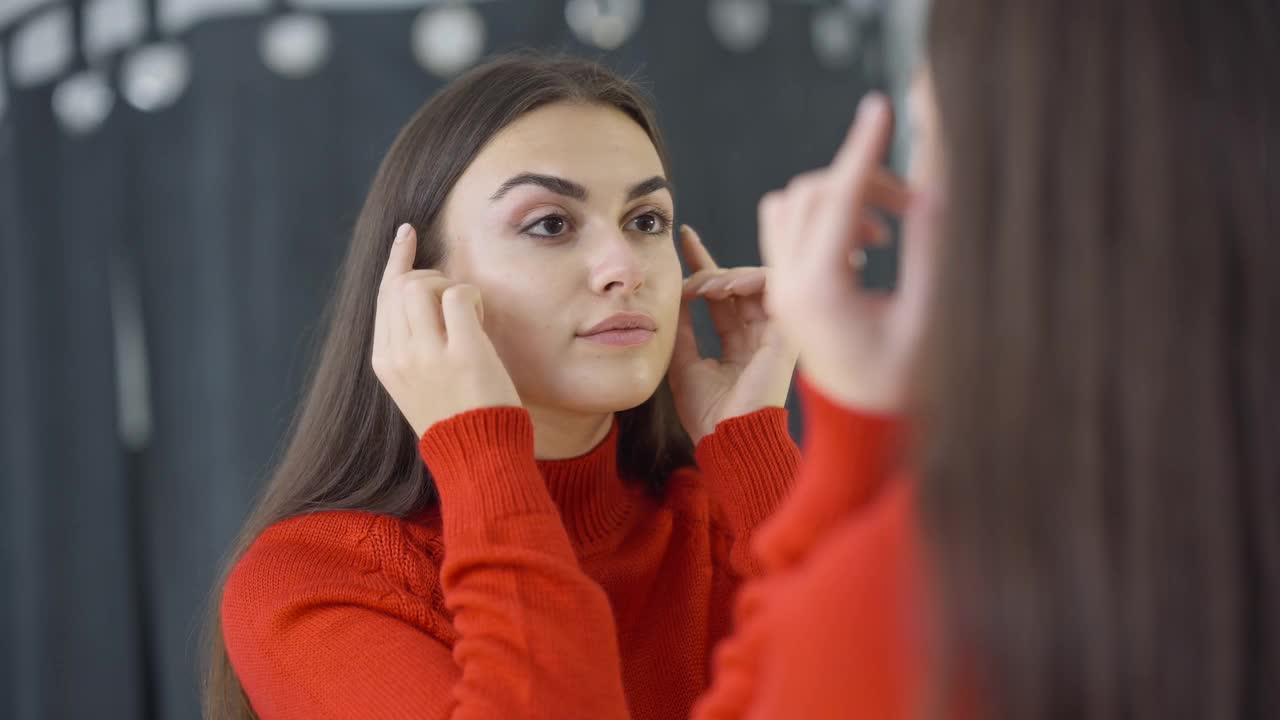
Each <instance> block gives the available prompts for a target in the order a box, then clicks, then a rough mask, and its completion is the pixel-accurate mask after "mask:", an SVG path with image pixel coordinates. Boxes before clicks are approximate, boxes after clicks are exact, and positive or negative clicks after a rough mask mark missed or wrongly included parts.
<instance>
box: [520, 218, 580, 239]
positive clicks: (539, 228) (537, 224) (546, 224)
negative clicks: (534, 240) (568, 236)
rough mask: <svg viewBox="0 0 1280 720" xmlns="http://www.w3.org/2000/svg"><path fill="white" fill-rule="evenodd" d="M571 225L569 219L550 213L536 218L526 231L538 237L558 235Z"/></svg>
mask: <svg viewBox="0 0 1280 720" xmlns="http://www.w3.org/2000/svg"><path fill="white" fill-rule="evenodd" d="M568 227H569V221H568V220H565V218H564V217H563V216H561V215H548V216H546V217H544V218H540V219H538V220H535V221H534V222H533V223H532V224H531V225H529V226H528V227H526V228H525V229H524V232H526V233H528V234H530V235H536V236H538V237H558V236H560V235H561V234H563V233H564V231H565V230H566V229H568Z"/></svg>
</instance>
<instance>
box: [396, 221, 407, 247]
mask: <svg viewBox="0 0 1280 720" xmlns="http://www.w3.org/2000/svg"><path fill="white" fill-rule="evenodd" d="M406 237H409V223H404V224H402V225H401V226H400V227H398V228H396V242H398V243H400V242H404V239H405V238H406Z"/></svg>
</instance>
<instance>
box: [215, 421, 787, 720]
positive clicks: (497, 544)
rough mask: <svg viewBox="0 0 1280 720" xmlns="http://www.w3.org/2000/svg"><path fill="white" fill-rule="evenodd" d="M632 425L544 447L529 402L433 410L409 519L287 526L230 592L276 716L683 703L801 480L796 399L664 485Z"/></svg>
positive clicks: (248, 681) (592, 713)
mask: <svg viewBox="0 0 1280 720" xmlns="http://www.w3.org/2000/svg"><path fill="white" fill-rule="evenodd" d="M617 442H618V438H617V426H616V424H615V426H614V427H613V429H612V430H611V432H610V433H609V435H608V436H607V437H606V439H605V440H604V441H603V442H602V443H601V444H600V445H599V446H597V447H596V448H595V449H593V450H592V451H590V452H589V453H587V454H586V455H583V456H582V457H578V458H573V459H570V460H560V461H536V460H534V457H533V427H532V424H531V422H530V420H529V417H528V413H527V412H525V411H524V410H522V409H519V408H486V409H482V410H475V411H471V412H468V413H463V414H461V415H458V416H455V417H453V418H450V419H449V420H446V421H443V422H441V423H438V424H437V425H436V426H433V427H432V428H431V430H429V431H428V432H427V433H426V434H425V435H424V436H423V438H422V439H421V442H420V444H419V450H420V452H421V455H422V457H423V459H424V461H425V462H426V463H427V465H428V467H429V468H430V469H431V471H432V475H433V477H434V478H435V480H436V485H437V488H438V489H439V494H440V503H439V505H438V506H433V507H430V508H427V509H425V510H423V511H421V512H419V513H417V514H415V515H413V516H411V517H408V518H394V517H389V516H380V515H374V514H371V513H362V512H348V511H330V512H318V513H314V514H310V515H305V516H301V517H295V518H290V519H287V520H284V521H281V522H279V523H277V524H275V525H273V526H272V527H271V528H269V529H268V530H267V531H266V532H264V533H263V534H262V535H261V536H260V537H259V538H258V539H257V540H256V541H255V542H254V544H253V545H252V546H251V547H250V549H249V551H248V552H247V553H246V554H245V555H244V557H243V558H241V560H240V561H239V562H238V563H237V565H236V567H235V568H234V570H233V572H232V574H231V577H230V578H229V580H228V583H227V587H226V589H225V591H224V593H223V598H222V619H223V632H224V637H225V640H226V644H227V650H228V654H229V655H230V657H231V661H232V664H233V666H234V668H235V670H236V673H237V675H238V676H239V678H240V680H241V683H242V684H243V686H244V688H245V691H246V694H247V695H248V697H249V699H250V701H251V702H252V704H253V707H254V709H255V711H256V712H257V713H258V714H259V715H260V716H261V717H263V718H267V719H272V718H307V719H308V720H313V719H315V720H319V719H322V718H339V717H341V718H503V720H507V719H513V718H591V719H592V720H604V719H607V718H624V717H629V718H682V719H683V718H687V717H688V714H689V712H690V710H691V708H692V706H693V703H694V701H695V699H696V698H697V696H698V695H699V694H700V693H701V692H703V691H704V690H705V688H706V686H707V684H708V668H709V665H710V659H709V653H710V648H711V646H712V645H713V643H714V641H715V640H716V639H717V638H718V637H720V636H721V635H723V634H724V633H725V631H726V630H727V628H728V626H729V617H730V613H731V605H732V596H733V593H734V590H735V589H736V587H737V584H738V580H739V578H740V577H741V576H743V575H746V574H751V573H752V572H753V567H752V566H751V565H750V564H749V563H747V562H745V561H744V560H743V558H746V557H748V553H747V545H748V543H749V542H750V539H751V537H752V536H753V534H754V531H755V528H756V526H757V525H758V524H759V523H760V522H761V520H762V519H763V518H765V517H766V516H768V515H769V514H770V513H771V512H772V510H773V509H774V508H775V507H776V506H777V504H778V502H779V501H780V500H781V498H782V497H783V496H784V495H785V494H786V492H787V489H788V487H789V485H790V483H791V480H792V477H793V475H794V473H795V469H796V466H797V462H798V452H797V450H796V448H795V446H794V444H793V443H792V442H791V440H790V438H789V437H788V435H787V432H786V413H785V411H783V410H780V409H769V410H762V411H759V412H756V413H752V414H750V415H746V416H743V417H739V418H733V419H731V420H728V421H725V422H723V423H721V424H720V426H719V427H717V428H716V430H715V432H714V433H712V434H711V435H709V436H708V437H707V438H705V439H704V440H703V441H702V443H700V444H699V447H698V448H697V459H698V464H699V468H685V469H682V470H679V471H677V472H676V473H674V474H673V476H672V477H671V478H670V480H669V483H668V485H669V491H668V493H667V495H666V497H665V498H664V499H663V500H661V501H658V500H655V499H653V498H652V497H650V496H649V495H648V494H647V493H646V492H645V489H644V484H643V483H641V482H632V481H629V480H628V479H626V478H622V477H620V476H619V475H618V469H617Z"/></svg>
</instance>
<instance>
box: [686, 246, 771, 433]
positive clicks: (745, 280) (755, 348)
mask: <svg viewBox="0 0 1280 720" xmlns="http://www.w3.org/2000/svg"><path fill="white" fill-rule="evenodd" d="M680 240H681V249H682V251H683V253H684V257H685V262H686V263H687V264H688V265H689V269H690V270H691V271H692V273H693V274H692V275H690V276H689V277H688V278H687V279H686V280H685V282H684V294H683V297H682V299H681V303H680V326H679V328H678V329H677V331H676V345H675V351H674V353H673V354H672V357H671V370H670V373H669V374H668V379H669V381H670V383H671V391H672V394H673V395H674V396H675V401H676V410H677V412H678V413H679V415H680V421H681V422H682V423H684V427H685V430H687V431H688V433H689V436H690V437H691V438H692V439H693V441H694V442H695V443H697V442H698V441H700V440H701V439H702V438H703V437H705V436H706V435H708V434H710V433H711V432H712V431H713V430H715V427H716V425H717V424H719V423H720V422H721V421H722V420H727V419H729V418H731V417H736V416H739V415H745V414H747V413H750V412H754V411H756V410H759V409H761V408H766V407H782V405H783V404H784V403H785V402H786V400H787V390H788V389H789V388H790V386H791V376H792V374H793V372H794V371H795V366H796V352H795V350H794V349H793V348H792V347H790V346H789V345H788V344H787V343H786V341H785V338H784V337H783V335H782V333H780V332H779V331H778V329H777V328H776V327H775V323H774V322H772V321H771V320H770V318H769V315H768V313H766V312H765V309H764V295H765V284H766V273H765V269H764V268H759V267H740V268H729V269H725V268H720V267H718V266H717V265H716V262H715V260H713V259H712V258H711V254H710V253H709V252H707V249H706V247H704V246H703V244H702V240H701V239H700V238H699V237H698V234H697V233H696V232H694V231H693V228H691V227H688V226H687V225H686V226H684V227H682V228H681V236H680ZM698 297H702V298H705V299H706V301H707V305H708V306H709V307H710V309H711V322H712V323H713V324H714V325H715V328H716V333H717V334H719V336H720V359H718V360H717V359H715V358H704V357H702V356H701V355H700V354H699V352H698V343H697V340H696V338H695V336H694V332H693V320H692V318H691V316H690V313H689V303H690V302H692V301H693V299H694V298H698Z"/></svg>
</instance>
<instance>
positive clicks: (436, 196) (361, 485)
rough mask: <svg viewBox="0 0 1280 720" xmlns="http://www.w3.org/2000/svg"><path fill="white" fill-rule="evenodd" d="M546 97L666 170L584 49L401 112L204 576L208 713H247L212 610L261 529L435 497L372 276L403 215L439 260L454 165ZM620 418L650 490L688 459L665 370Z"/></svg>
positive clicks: (507, 64)
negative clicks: (217, 556)
mask: <svg viewBox="0 0 1280 720" xmlns="http://www.w3.org/2000/svg"><path fill="white" fill-rule="evenodd" d="M556 102H581V103H592V104H600V105H606V106H609V107H614V108H617V109H618V110H620V111H622V112H623V113H625V114H627V115H628V116H629V117H631V119H633V120H634V121H635V122H636V123H637V124H639V125H640V126H641V127H642V128H643V129H644V130H645V132H646V133H648V135H649V138H650V140H652V142H653V145H654V147H655V149H656V150H657V152H658V155H659V157H660V158H661V160H662V164H663V167H664V169H668V174H669V165H668V162H667V155H666V148H665V145H664V143H663V141H662V136H661V134H660V133H659V131H658V126H657V124H656V121H655V118H654V112H653V109H652V106H651V104H650V102H649V100H648V99H647V98H646V96H645V95H644V94H643V93H642V92H641V91H640V89H639V88H638V87H637V86H636V85H635V84H633V83H632V82H630V81H628V80H625V79H623V78H621V77H619V76H618V75H616V74H615V73H613V72H611V71H609V70H608V69H606V68H604V67H603V66H601V65H600V64H598V63H595V62H591V61H587V60H582V59H577V58H571V57H547V56H540V55H535V54H531V53H522V54H513V55H507V56H502V57H499V58H497V59H495V60H492V61H490V62H488V63H487V64H485V65H482V66H480V67H477V68H475V69H473V70H472V71H470V72H468V73H467V74H465V75H463V76H461V77H459V78H458V79H456V80H454V81H453V82H451V83H450V84H449V85H448V86H447V87H445V88H444V89H443V90H442V91H441V92H439V93H438V94H436V95H435V96H434V97H432V98H431V99H430V100H429V101H428V102H427V103H426V104H425V105H423V106H422V108H421V109H420V110H418V112H417V113H416V114H414V116H413V117H412V118H410V120H409V122H408V123H407V124H406V125H405V127H404V128H403V129H402V130H401V131H400V134H399V135H398V136H397V137H396V139H395V142H394V143H393V144H392V145H391V148H390V150H388V152H387V155H386V157H385V158H384V159H383V161H382V165H381V167H380V168H379V169H378V173H377V176H376V177H375V178H374V181H373V186H372V188H371V189H370V191H369V195H368V197H367V198H366V200H365V204H364V208H363V210H362V211H361V213H360V216H359V218H358V220H357V221H356V226H355V231H354V233H353V236H352V240H351V245H350V249H349V250H348V253H347V256H346V259H345V260H344V263H343V267H342V271H341V276H340V281H339V283H340V284H339V287H338V290H337V294H336V296H335V298H334V300H333V303H332V305H331V306H330V307H329V308H328V310H327V325H328V334H327V336H326V338H325V340H324V343H323V345H322V346H321V348H320V351H319V359H318V363H317V365H316V368H315V371H314V375H313V376H312V378H311V380H310V382H309V384H308V388H307V391H306V394H305V397H304V399H303V401H302V403H301V405H300V407H299V409H298V413H297V415H296V418H295V420H294V424H293V427H292V429H291V432H290V438H289V441H288V444H287V446H286V448H285V450H284V453H283V456H282V460H281V462H280V463H279V465H278V467H276V469H275V471H274V473H273V474H272V476H271V478H270V481H269V482H268V483H267V485H266V488H265V489H264V492H263V494H262V496H261V499H260V500H259V501H258V503H257V505H256V506H255V507H254V509H253V511H252V513H251V514H250V515H249V517H248V519H247V520H246V522H245V525H244V528H243V530H242V531H241V533H240V535H239V536H238V537H237V539H236V540H235V542H234V545H233V548H232V550H231V552H230V553H229V556H228V558H227V561H226V563H225V566H224V568H223V571H222V573H221V576H220V578H219V580H218V583H217V584H216V586H215V588H214V593H213V596H212V598H211V602H210V612H209V617H208V619H207V623H206V635H207V640H206V643H207V657H206V661H207V663H208V667H207V668H206V672H205V683H204V685H205V686H204V692H203V696H204V712H205V716H206V717H211V718H219V719H221V718H251V717H253V711H252V709H251V708H250V706H249V703H248V701H247V699H246V698H245V696H244V693H243V690H242V688H241V686H240V683H239V681H238V679H237V678H236V676H235V672H234V670H233V669H232V667H231V665H230V662H229V660H228V658H227V653H226V647H225V645H224V643H223V638H222V626H221V619H220V613H219V610H220V607H221V593H222V588H223V586H224V585H225V583H226V578H227V575H228V573H229V572H230V570H231V568H232V567H234V565H235V563H236V562H237V561H238V560H239V558H240V557H241V555H243V554H244V552H245V550H247V549H248V547H249V545H250V544H251V543H252V542H253V541H254V539H255V538H257V537H258V535H259V534H260V533H261V532H262V531H263V530H265V529H266V528H267V527H268V526H270V525H272V524H273V523H276V522H278V521H280V520H283V519H285V518H288V517H292V516H295V515H301V514H304V513H310V512H316V511H321V510H335V509H345V510H364V511H369V512H375V513H385V514H390V515H396V516H400V517H403V516H406V515H408V514H410V513H413V512H415V511H417V510H418V509H420V508H422V507H424V506H426V505H427V504H429V503H431V502H434V497H435V494H434V488H433V485H432V482H431V477H430V474H429V473H428V471H427V468H426V466H425V464H424V463H423V462H422V460H421V459H420V458H419V456H418V453H417V449H416V438H415V437H414V434H413V431H412V430H411V429H410V428H409V426H408V424H407V423H406V422H405V421H404V420H403V418H402V417H401V415H400V412H399V410H397V408H396V406H395V404H394V403H393V402H392V400H391V398H390V396H388V395H387V393H386V392H385V391H384V390H383V388H382V386H381V385H380V384H379V382H378V380H377V378H376V377H375V376H374V374H373V371H372V369H371V368H370V364H369V358H370V355H371V352H372V345H371V341H372V332H373V317H374V309H375V301H376V298H377V288H378V282H379V277H380V274H381V272H382V269H383V266H384V265H385V264H386V258H387V254H388V253H389V252H390V247H391V240H392V236H393V234H394V232H395V228H396V226H397V225H398V224H399V223H402V222H410V223H412V224H413V226H414V227H415V228H417V229H418V232H419V236H420V240H419V243H420V245H419V248H418V251H417V258H418V260H417V263H416V266H417V267H419V268H430V267H437V266H438V265H439V264H440V263H441V261H442V260H443V259H444V246H443V243H442V242H441V239H440V232H439V230H440V229H439V227H438V218H439V215H440V212H441V209H442V207H443V205H444V202H445V199H446V197H447V196H448V194H449V192H450V190H451V189H452V188H453V186H454V183H455V182H457V179H458V177H459V176H460V175H461V174H462V173H463V171H464V170H466V168H467V166H468V165H470V164H471V161H472V160H473V159H474V158H475V156H476V154H477V153H479V151H480V150H481V148H483V147H484V145H485V144H486V143H487V142H488V141H489V140H490V139H491V138H492V137H493V136H494V135H496V134H497V133H498V132H499V131H501V130H502V129H503V128H504V127H506V126H507V125H509V124H510V123H511V122H513V121H514V120H516V119H517V118H519V117H520V116H522V115H524V114H525V113H528V112H530V111H532V110H534V109H536V108H538V107H541V106H544V105H548V104H550V103H556ZM618 424H619V443H618V466H619V470H620V472H621V473H622V474H623V475H624V476H625V477H628V478H632V479H636V480H638V481H642V482H647V483H648V486H649V488H650V489H651V490H652V491H653V492H655V493H659V492H661V491H662V489H663V487H662V486H663V483H664V481H665V480H666V478H667V476H668V475H669V474H670V472H671V471H672V470H673V469H675V468H677V467H680V466H684V465H691V464H693V452H692V447H691V444H690V441H689V437H688V435H687V434H686V433H685V431H684V429H683V427H682V426H681V425H680V422H679V420H678V419H677V417H676V414H675V410H674V406H673V403H672V399H671V395H670V391H669V389H668V386H667V384H666V383H665V382H663V383H662V384H661V385H660V386H659V389H658V391H657V393H655V395H654V396H653V397H651V398H649V400H647V401H646V402H645V403H643V404H642V405H640V406H639V407H637V408H634V409H631V410H627V411H624V412H621V413H619V414H618Z"/></svg>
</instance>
